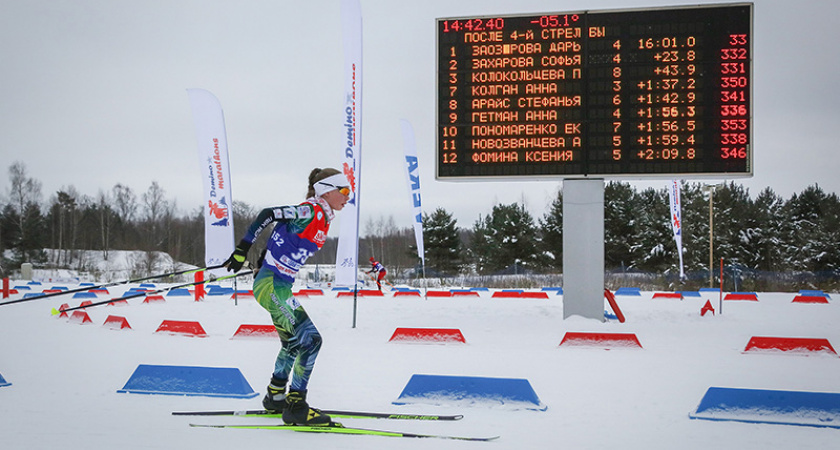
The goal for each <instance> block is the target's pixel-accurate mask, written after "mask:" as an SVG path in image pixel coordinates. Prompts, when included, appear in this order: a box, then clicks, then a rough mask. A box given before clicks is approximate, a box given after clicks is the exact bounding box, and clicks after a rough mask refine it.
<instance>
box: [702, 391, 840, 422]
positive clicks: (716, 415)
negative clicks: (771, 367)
mask: <svg viewBox="0 0 840 450" xmlns="http://www.w3.org/2000/svg"><path fill="white" fill-rule="evenodd" d="M689 417H691V418H692V419H705V420H718V421H735V422H747V423H768V424H777V425H799V426H813V427H828V428H840V393H833V392H808V391H774V390H762V389H736V388H721V387H710V388H709V389H708V390H707V391H706V395H704V396H703V399H702V400H701V401H700V404H699V405H698V406H697V410H696V411H694V412H693V413H690V414H689Z"/></svg>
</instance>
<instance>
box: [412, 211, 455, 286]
mask: <svg viewBox="0 0 840 450" xmlns="http://www.w3.org/2000/svg"><path fill="white" fill-rule="evenodd" d="M423 247H424V250H425V255H424V256H425V258H426V270H427V272H428V273H431V272H432V271H434V272H437V273H439V274H443V275H454V274H457V273H458V272H459V271H460V269H461V266H462V264H463V250H462V244H461V238H460V236H459V233H458V226H457V221H456V220H455V219H454V218H453V217H452V214H450V213H448V212H447V211H446V210H445V209H443V208H437V209H436V210H435V211H434V212H433V213H432V214H431V215H428V214H423ZM415 253H416V250H415Z"/></svg>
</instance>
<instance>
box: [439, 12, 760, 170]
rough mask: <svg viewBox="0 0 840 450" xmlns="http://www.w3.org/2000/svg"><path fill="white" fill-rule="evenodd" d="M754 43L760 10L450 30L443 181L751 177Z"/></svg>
mask: <svg viewBox="0 0 840 450" xmlns="http://www.w3.org/2000/svg"><path fill="white" fill-rule="evenodd" d="M752 37H753V4H752V3H731V4H709V5H692V6H677V7H662V8H638V9H616V10H593V11H590V10H585V11H579V12H561V13H547V14H521V15H499V16H474V17H455V18H439V19H437V71H436V73H437V83H436V85H437V91H436V97H437V103H436V105H437V111H436V117H437V120H436V162H435V177H436V179H438V180H442V181H476V180H494V179H496V180H498V179H519V180H529V179H530V180H560V179H587V178H613V179H644V178H745V177H751V176H752V174H753V145H752V144H753V136H752V134H753V124H752V98H753V81H752V80H753V77H752V70H753V69H752V59H753V58H752V55H753V38H752Z"/></svg>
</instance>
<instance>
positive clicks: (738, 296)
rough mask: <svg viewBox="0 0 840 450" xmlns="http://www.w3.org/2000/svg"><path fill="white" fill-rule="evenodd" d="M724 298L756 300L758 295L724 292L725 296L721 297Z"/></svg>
mask: <svg viewBox="0 0 840 450" xmlns="http://www.w3.org/2000/svg"><path fill="white" fill-rule="evenodd" d="M723 299H724V300H746V301H750V302H757V301H758V296H756V295H755V294H734V293H732V294H726V297H723Z"/></svg>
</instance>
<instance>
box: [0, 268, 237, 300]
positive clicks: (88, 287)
mask: <svg viewBox="0 0 840 450" xmlns="http://www.w3.org/2000/svg"><path fill="white" fill-rule="evenodd" d="M222 266H223V264H219V265H218V266H210V267H203V268H199V269H188V270H181V271H178V272H172V273H164V274H160V275H152V276H148V277H143V278H136V279H134V280H126V281H114V282H111V283H106V284H100V285H98V286H84V287H80V288H77V289H70V290H67V291H61V292H50V293H48V294H41V295H37V296H34V297H27V298H19V299H17V300H12V301H10V302H5V303H0V306H3V305H11V304H12V303H22V302H28V301H30V300H41V299H44V298H49V297H56V296H59V295H65V294H72V293H74V292H83V291H89V290H92V289H102V288H107V287H111V286H117V285H120V284H130V283H139V282H141V281H146V280H153V279H155V278H165V277H174V276H176V275H186V274H190V273H195V272H201V271H203V270H212V269H219V268H221V267H222Z"/></svg>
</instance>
